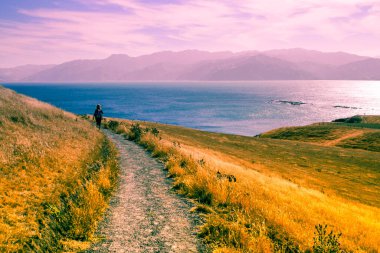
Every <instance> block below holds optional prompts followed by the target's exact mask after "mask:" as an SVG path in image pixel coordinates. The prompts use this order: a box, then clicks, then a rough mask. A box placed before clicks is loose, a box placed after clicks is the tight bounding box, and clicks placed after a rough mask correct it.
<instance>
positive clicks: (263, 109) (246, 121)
mask: <svg viewBox="0 0 380 253" xmlns="http://www.w3.org/2000/svg"><path fill="white" fill-rule="evenodd" d="M4 86H5V87H7V88H10V89H13V90H15V91H17V92H19V93H22V94H25V95H28V96H31V97H34V98H37V99H39V100H42V101H45V102H47V103H50V104H52V105H54V106H57V107H59V108H62V109H64V110H67V111H70V112H73V113H76V114H92V113H93V111H94V110H95V106H96V104H101V105H102V107H103V111H104V115H105V117H117V118H125V119H131V120H144V121H153V122H160V123H167V124H174V125H181V126H186V127H191V128H195V129H200V130H206V131H212V132H223V133H231V134H240V135H247V136H253V135H256V134H259V133H262V132H265V131H268V130H271V129H274V128H279V127H285V126H300V125H307V124H311V123H315V122H322V121H331V120H333V119H336V118H342V117H349V116H353V115H356V114H366V115H371V114H380V82H379V81H319V80H318V81H252V82H251V81H250V82H159V83H155V82H144V83H136V82H130V83H68V84H64V83H61V84H49V83H33V84H31V83H29V84H28V83H10V84H4Z"/></svg>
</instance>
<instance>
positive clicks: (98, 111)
mask: <svg viewBox="0 0 380 253" xmlns="http://www.w3.org/2000/svg"><path fill="white" fill-rule="evenodd" d="M94 116H95V118H96V119H101V118H102V117H103V111H102V110H95V113H94Z"/></svg>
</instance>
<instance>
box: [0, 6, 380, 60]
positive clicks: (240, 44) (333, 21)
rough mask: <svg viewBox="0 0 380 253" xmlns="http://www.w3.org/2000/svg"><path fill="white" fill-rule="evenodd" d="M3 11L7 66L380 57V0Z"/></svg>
mask: <svg viewBox="0 0 380 253" xmlns="http://www.w3.org/2000/svg"><path fill="white" fill-rule="evenodd" d="M16 2H18V3H16ZM20 2H24V3H20ZM25 2H29V3H25ZM0 9H2V11H0V34H1V42H0V67H12V66H16V65H22V64H31V63H32V64H47V63H61V62H64V61H68V60H73V59H79V58H82V59H83V58H86V59H87V58H88V59H94V58H104V57H107V56H109V55H110V54H114V53H124V54H128V55H131V56H137V55H142V54H149V53H152V52H156V51H162V50H173V51H179V50H185V49H199V50H207V51H225V50H229V51H234V52H236V51H245V50H268V49H277V48H295V47H301V48H306V49H315V50H321V51H346V52H351V53H357V54H362V55H368V56H380V28H379V27H380V1H379V0H377V1H368V0H360V1H359V0H330V1H320V0H308V1H296V0H283V1H275V0H258V1H249V0H244V1H243V0H234V1H230V0H229V1H227V0H215V1H206V0H190V1H182V0H176V1H175V0H156V1H154V0H144V1H136V0H129V1H128V0H66V1H50V0H34V1H14V0H2V2H1V3H0Z"/></svg>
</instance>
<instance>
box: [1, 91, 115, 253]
mask: <svg viewBox="0 0 380 253" xmlns="http://www.w3.org/2000/svg"><path fill="white" fill-rule="evenodd" d="M0 112H1V113H0V147H1V149H0V171H1V173H0V192H1V197H0V217H1V218H0V251H1V252H57V251H61V250H74V249H73V248H72V247H71V246H72V245H74V244H75V245H85V244H86V243H84V242H85V241H86V240H87V239H88V238H89V237H91V235H92V233H93V232H94V229H95V228H96V222H97V221H98V220H99V219H100V217H101V215H102V212H103V211H104V210H105V207H106V203H107V201H106V200H107V198H108V197H109V194H110V191H111V189H112V188H113V185H114V181H115V177H116V169H117V167H116V161H115V151H114V150H113V148H112V146H111V145H110V143H109V142H108V141H106V139H104V137H103V135H102V134H101V133H100V132H99V131H97V130H96V129H95V128H94V127H92V126H91V125H90V124H89V123H88V122H86V121H84V120H83V119H80V118H78V117H77V116H75V115H73V114H70V113H67V112H64V111H62V110H59V109H57V108H55V107H53V106H51V105H48V104H45V103H42V102H39V101H37V100H35V99H32V98H29V97H25V96H22V95H19V94H16V93H15V92H13V91H11V90H9V89H5V88H3V87H1V86H0ZM74 240H76V241H78V242H75V243H70V242H74ZM81 242H83V243H81Z"/></svg>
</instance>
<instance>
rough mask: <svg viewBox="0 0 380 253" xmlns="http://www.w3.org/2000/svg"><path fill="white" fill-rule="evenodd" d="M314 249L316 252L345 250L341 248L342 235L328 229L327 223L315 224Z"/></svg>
mask: <svg viewBox="0 0 380 253" xmlns="http://www.w3.org/2000/svg"><path fill="white" fill-rule="evenodd" d="M315 230H316V231H315V232H314V245H313V251H314V252H315V253H339V252H343V251H342V250H341V249H340V243H339V238H340V236H341V235H342V234H341V233H339V234H334V231H332V230H331V231H330V232H328V231H327V225H324V226H323V225H321V224H319V225H317V226H315Z"/></svg>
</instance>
